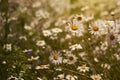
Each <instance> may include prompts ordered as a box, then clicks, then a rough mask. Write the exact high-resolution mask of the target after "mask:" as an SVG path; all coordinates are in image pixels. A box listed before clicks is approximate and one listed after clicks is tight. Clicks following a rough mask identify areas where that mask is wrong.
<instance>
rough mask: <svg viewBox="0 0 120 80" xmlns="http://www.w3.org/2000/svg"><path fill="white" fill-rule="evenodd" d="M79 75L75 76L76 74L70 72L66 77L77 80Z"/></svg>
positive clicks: (69, 79)
mask: <svg viewBox="0 0 120 80" xmlns="http://www.w3.org/2000/svg"><path fill="white" fill-rule="evenodd" d="M77 78H78V77H77V76H75V75H73V74H68V75H66V79H67V80H76V79H77Z"/></svg>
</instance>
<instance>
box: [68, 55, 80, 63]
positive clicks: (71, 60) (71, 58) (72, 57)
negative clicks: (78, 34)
mask: <svg viewBox="0 0 120 80" xmlns="http://www.w3.org/2000/svg"><path fill="white" fill-rule="evenodd" d="M66 57H67V59H66V60H67V64H74V63H75V62H76V61H77V59H78V58H77V57H76V56H75V55H73V54H71V53H70V54H66Z"/></svg>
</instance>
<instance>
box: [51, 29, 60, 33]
mask: <svg viewBox="0 0 120 80" xmlns="http://www.w3.org/2000/svg"><path fill="white" fill-rule="evenodd" d="M51 31H52V33H53V34H58V33H60V32H62V29H60V28H53V29H51Z"/></svg>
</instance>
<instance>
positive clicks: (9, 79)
mask: <svg viewBox="0 0 120 80" xmlns="http://www.w3.org/2000/svg"><path fill="white" fill-rule="evenodd" d="M7 80H18V78H17V77H14V76H12V75H11V76H10V77H9V78H8V79H7Z"/></svg>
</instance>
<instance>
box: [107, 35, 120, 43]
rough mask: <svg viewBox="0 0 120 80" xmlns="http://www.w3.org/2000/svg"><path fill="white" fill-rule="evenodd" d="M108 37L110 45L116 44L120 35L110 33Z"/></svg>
mask: <svg viewBox="0 0 120 80" xmlns="http://www.w3.org/2000/svg"><path fill="white" fill-rule="evenodd" d="M106 37H107V41H108V44H115V43H116V42H117V40H118V35H117V34H115V33H109V34H108V35H107V36H106Z"/></svg>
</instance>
